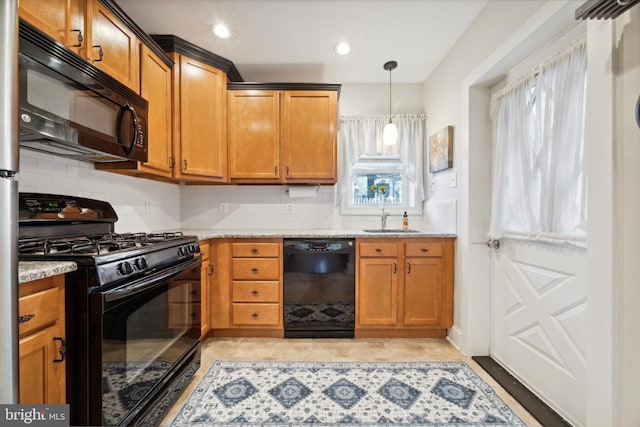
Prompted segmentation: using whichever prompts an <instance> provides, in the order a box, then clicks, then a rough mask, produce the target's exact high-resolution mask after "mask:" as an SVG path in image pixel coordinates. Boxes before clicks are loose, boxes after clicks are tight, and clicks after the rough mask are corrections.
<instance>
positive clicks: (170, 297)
mask: <svg viewBox="0 0 640 427" xmlns="http://www.w3.org/2000/svg"><path fill="white" fill-rule="evenodd" d="M117 220H118V217H117V215H116V213H115V211H114V210H113V208H112V206H111V205H110V204H109V203H107V202H104V201H99V200H93V199H87V198H81V197H73V196H63V195H55V194H36V193H21V194H20V197H19V259H20V260H21V261H27V260H32V261H33V260H40V261H45V260H46V261H53V260H64V261H74V262H76V264H77V265H78V269H77V270H76V271H74V272H71V273H67V274H66V276H65V310H66V319H65V320H66V348H67V365H66V369H67V401H68V403H69V404H70V409H71V424H72V425H153V424H155V423H157V422H158V421H159V420H160V419H161V417H162V415H163V413H164V410H166V409H168V408H169V407H170V406H171V402H172V400H173V399H175V398H176V397H177V395H178V394H179V390H180V389H181V387H183V385H184V384H186V383H187V382H188V381H189V380H190V379H191V377H192V376H193V374H194V373H195V370H197V368H198V366H199V362H200V343H199V338H200V309H199V305H200V291H201V289H200V269H201V260H200V256H199V252H200V251H199V247H198V239H197V237H196V236H185V235H183V234H182V233H180V232H168V233H116V232H115V230H114V228H115V227H114V225H115V222H116V221H117ZM181 384H182V385H181Z"/></svg>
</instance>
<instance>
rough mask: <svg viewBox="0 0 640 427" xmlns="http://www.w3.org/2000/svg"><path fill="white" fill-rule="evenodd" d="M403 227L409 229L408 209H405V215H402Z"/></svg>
mask: <svg viewBox="0 0 640 427" xmlns="http://www.w3.org/2000/svg"><path fill="white" fill-rule="evenodd" d="M402 229H403V230H408V229H409V217H408V216H407V211H405V212H404V215H402Z"/></svg>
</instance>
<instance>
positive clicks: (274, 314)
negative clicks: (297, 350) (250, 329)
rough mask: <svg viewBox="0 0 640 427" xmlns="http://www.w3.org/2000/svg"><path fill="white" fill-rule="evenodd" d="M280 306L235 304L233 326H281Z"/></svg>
mask: <svg viewBox="0 0 640 427" xmlns="http://www.w3.org/2000/svg"><path fill="white" fill-rule="evenodd" d="M281 318H282V312H281V310H280V304H250V303H236V304H233V324H234V325H238V326H279V325H280V319H281Z"/></svg>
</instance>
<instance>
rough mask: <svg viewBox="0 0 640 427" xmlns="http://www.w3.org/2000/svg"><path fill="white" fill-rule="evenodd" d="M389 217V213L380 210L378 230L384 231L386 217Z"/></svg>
mask: <svg viewBox="0 0 640 427" xmlns="http://www.w3.org/2000/svg"><path fill="white" fill-rule="evenodd" d="M389 215H391V214H390V213H389V212H387V211H385V210H384V208H382V218H380V230H384V227H386V225H387V217H388V216H389Z"/></svg>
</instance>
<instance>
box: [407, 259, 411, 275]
mask: <svg viewBox="0 0 640 427" xmlns="http://www.w3.org/2000/svg"><path fill="white" fill-rule="evenodd" d="M407 267H408V268H407V274H411V263H410V262H408V263H407Z"/></svg>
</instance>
